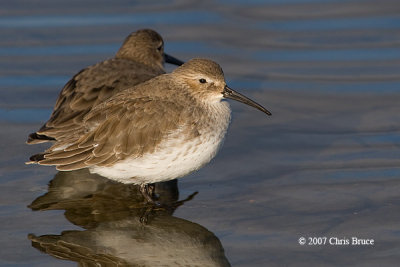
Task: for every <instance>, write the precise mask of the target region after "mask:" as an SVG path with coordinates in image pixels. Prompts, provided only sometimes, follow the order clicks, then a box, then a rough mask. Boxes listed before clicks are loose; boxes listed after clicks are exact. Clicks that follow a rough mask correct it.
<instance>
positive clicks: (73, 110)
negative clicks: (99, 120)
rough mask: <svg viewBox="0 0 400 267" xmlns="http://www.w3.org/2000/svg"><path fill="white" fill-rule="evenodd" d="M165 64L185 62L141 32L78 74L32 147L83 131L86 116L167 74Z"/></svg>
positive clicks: (159, 40) (155, 35)
mask: <svg viewBox="0 0 400 267" xmlns="http://www.w3.org/2000/svg"><path fill="white" fill-rule="evenodd" d="M164 62H167V63H171V64H175V65H179V66H180V65H182V64H183V62H182V61H180V60H178V59H176V58H174V57H172V56H169V55H168V54H165V53H164V42H163V39H162V37H161V36H160V35H159V34H158V33H157V32H155V31H153V30H150V29H143V30H138V31H136V32H134V33H132V34H130V35H129V36H128V37H127V38H126V39H125V41H124V43H123V45H122V46H121V48H120V49H119V50H118V52H117V54H116V56H115V57H114V58H112V59H108V60H105V61H102V62H100V63H97V64H95V65H92V66H89V67H87V68H85V69H83V70H81V71H80V72H79V73H77V74H76V75H75V76H74V77H73V78H72V79H71V80H70V81H69V82H68V83H67V84H66V85H65V86H64V88H63V89H62V91H61V93H60V95H59V97H58V99H57V101H56V104H55V106H54V110H53V113H52V114H51V117H50V119H49V120H48V121H47V122H46V123H45V124H44V125H43V126H42V127H41V128H40V129H39V130H38V131H37V132H35V133H31V134H30V135H29V137H28V140H27V143H28V144H37V143H43V142H48V141H55V140H60V139H64V138H68V135H66V132H68V131H69V130H71V129H78V128H79V127H81V123H82V122H83V118H84V116H85V115H86V114H87V113H88V112H89V111H90V110H91V109H92V108H93V107H95V106H96V105H98V104H99V103H101V102H104V101H105V100H106V99H108V98H110V97H111V96H112V95H114V94H116V93H118V92H120V91H122V90H124V89H126V88H130V87H132V86H135V85H137V84H139V83H142V82H144V81H147V80H149V79H151V78H153V77H155V76H158V75H161V74H164V73H165V70H164Z"/></svg>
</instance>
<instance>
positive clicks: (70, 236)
mask: <svg viewBox="0 0 400 267" xmlns="http://www.w3.org/2000/svg"><path fill="white" fill-rule="evenodd" d="M155 193H156V195H157V196H158V202H160V203H161V206H162V207H154V206H151V207H149V205H148V203H147V204H146V202H145V201H144V198H143V196H142V194H141V193H140V190H139V188H138V186H136V185H126V184H121V183H116V182H113V181H111V180H108V179H105V178H103V177H101V176H98V175H94V174H90V173H89V172H88V171H87V170H85V169H84V170H78V171H72V172H59V173H58V174H57V175H56V176H55V177H54V179H53V180H52V181H51V182H50V184H49V189H48V192H47V193H46V194H45V195H43V196H41V197H38V198H37V199H35V200H34V201H33V202H32V204H31V205H29V207H30V208H31V209H32V210H65V217H66V218H67V219H68V220H69V221H70V222H71V223H73V224H75V225H78V226H80V227H82V228H84V230H81V231H80V230H69V231H63V232H62V233H61V234H60V235H42V236H36V235H34V234H30V235H29V236H28V237H29V239H30V240H31V241H32V246H33V247H35V248H37V249H39V250H40V251H42V252H45V253H47V254H49V255H52V256H54V257H56V258H59V259H64V260H71V261H75V262H77V263H78V266H230V264H229V262H228V260H227V259H226V257H225V255H224V249H223V247H222V245H221V243H220V241H219V239H218V238H217V237H216V236H215V235H214V234H213V233H212V232H210V231H208V230H207V229H206V228H204V227H202V226H200V225H198V224H196V223H193V222H190V221H187V220H184V219H181V218H177V217H174V216H172V214H173V212H174V211H175V209H176V208H177V207H179V206H180V205H182V204H184V203H185V201H189V200H190V199H191V198H192V197H193V196H190V197H189V198H188V199H186V200H183V201H178V198H179V192H178V186H177V181H176V180H172V181H169V182H163V183H157V184H156V185H155ZM144 217H145V218H146V219H145V220H143V218H144ZM144 221H145V222H144Z"/></svg>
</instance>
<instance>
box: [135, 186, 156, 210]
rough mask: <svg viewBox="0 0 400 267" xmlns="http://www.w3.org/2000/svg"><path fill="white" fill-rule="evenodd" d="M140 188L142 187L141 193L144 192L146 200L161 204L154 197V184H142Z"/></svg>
mask: <svg viewBox="0 0 400 267" xmlns="http://www.w3.org/2000/svg"><path fill="white" fill-rule="evenodd" d="M139 189H140V193H142V195H143V197H144V199H145V200H146V202H149V203H152V204H155V205H157V206H158V205H159V204H160V203H158V202H157V201H155V200H154V199H153V194H154V190H155V185H154V184H141V185H140V187H139Z"/></svg>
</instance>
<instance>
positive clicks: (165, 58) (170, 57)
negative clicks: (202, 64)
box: [164, 53, 185, 66]
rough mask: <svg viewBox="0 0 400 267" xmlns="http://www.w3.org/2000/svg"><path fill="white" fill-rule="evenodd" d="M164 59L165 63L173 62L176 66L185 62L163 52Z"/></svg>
mask: <svg viewBox="0 0 400 267" xmlns="http://www.w3.org/2000/svg"><path fill="white" fill-rule="evenodd" d="M164 61H165V62H166V63H169V64H174V65H177V66H180V65H182V64H183V63H185V62H183V61H181V60H179V59H177V58H175V57H173V56H170V55H168V54H165V53H164Z"/></svg>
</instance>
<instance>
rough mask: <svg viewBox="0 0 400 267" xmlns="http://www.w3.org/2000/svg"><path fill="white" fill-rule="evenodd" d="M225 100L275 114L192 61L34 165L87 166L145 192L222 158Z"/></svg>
mask: <svg viewBox="0 0 400 267" xmlns="http://www.w3.org/2000/svg"><path fill="white" fill-rule="evenodd" d="M224 98H230V99H233V100H237V101H240V102H242V103H245V104H247V105H250V106H252V107H255V108H257V109H259V110H261V111H262V112H264V113H266V114H268V115H270V114H271V113H270V112H269V111H268V110H266V109H265V108H264V107H262V106H261V105H259V104H257V103H256V102H254V101H252V100H251V99H249V98H247V97H246V96H244V95H242V94H240V93H238V92H236V91H234V90H232V89H231V88H229V87H228V86H227V85H226V82H225V79H224V74H223V72H222V69H221V67H220V66H219V65H218V64H217V63H215V62H213V61H211V60H207V59H192V60H190V61H189V62H187V63H185V64H183V65H182V66H180V67H178V68H177V69H175V70H174V71H173V72H172V73H170V74H163V75H160V76H157V77H155V78H153V79H151V80H149V81H146V82H144V83H141V84H139V85H137V86H135V87H132V88H130V89H126V90H123V91H121V92H120V93H118V94H116V95H114V96H112V97H111V98H110V99H109V100H107V101H105V102H104V103H102V104H100V105H98V106H96V107H95V108H94V109H92V110H91V111H90V112H89V113H88V114H87V116H85V118H84V123H83V124H81V125H80V128H79V129H72V130H70V131H67V132H66V133H65V135H66V136H68V138H65V139H63V140H60V141H56V142H55V144H54V145H53V146H52V147H50V148H49V149H48V150H46V151H45V152H44V153H41V154H37V155H33V156H32V157H31V158H30V160H31V162H28V163H39V164H41V165H55V166H56V167H57V169H58V170H62V171H70V170H76V169H82V168H89V170H90V171H91V172H92V173H97V174H100V175H102V176H104V177H107V178H110V179H112V180H117V181H119V182H122V183H134V184H140V185H141V188H142V190H143V191H145V190H146V186H145V185H146V184H149V183H155V182H160V181H167V180H171V179H175V178H178V177H182V176H184V175H186V174H189V173H190V172H192V171H195V170H197V169H199V168H200V167H202V166H203V165H205V164H206V163H208V162H209V161H210V160H211V159H212V158H213V157H214V156H215V155H216V153H217V151H218V149H219V147H220V146H221V144H222V141H223V139H224V136H225V133H226V130H227V128H228V124H229V122H230V113H231V111H230V108H229V104H228V103H227V102H226V101H223V99H224Z"/></svg>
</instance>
